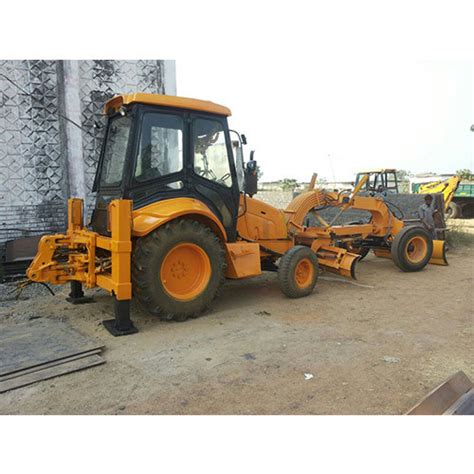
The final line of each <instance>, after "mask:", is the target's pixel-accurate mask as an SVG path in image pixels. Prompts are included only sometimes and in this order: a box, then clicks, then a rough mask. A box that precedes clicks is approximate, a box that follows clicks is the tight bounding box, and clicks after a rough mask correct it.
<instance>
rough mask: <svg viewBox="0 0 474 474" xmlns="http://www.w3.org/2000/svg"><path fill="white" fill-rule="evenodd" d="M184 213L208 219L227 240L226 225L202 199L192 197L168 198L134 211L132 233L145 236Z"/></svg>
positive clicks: (221, 236) (135, 235)
mask: <svg viewBox="0 0 474 474" xmlns="http://www.w3.org/2000/svg"><path fill="white" fill-rule="evenodd" d="M184 215H186V216H192V217H194V218H196V219H198V220H204V221H206V222H207V223H209V224H210V226H211V228H213V230H214V231H215V232H216V233H217V234H218V236H219V237H220V238H221V239H223V240H227V236H226V231H225V229H224V226H223V225H222V223H221V222H220V221H219V219H218V218H217V217H216V216H215V214H213V213H212V212H211V210H210V209H209V208H208V207H207V206H206V205H205V204H203V203H202V202H201V201H198V200H197V199H192V198H173V199H166V200H164V201H158V202H154V203H153V204H149V205H148V206H145V207H142V208H140V209H137V210H136V211H133V213H132V219H133V226H132V235H133V236H134V237H143V236H145V235H147V234H149V233H150V232H152V231H153V230H155V229H156V228H158V227H159V226H161V225H163V224H165V223H166V222H168V221H171V220H172V219H176V218H177V217H181V216H184Z"/></svg>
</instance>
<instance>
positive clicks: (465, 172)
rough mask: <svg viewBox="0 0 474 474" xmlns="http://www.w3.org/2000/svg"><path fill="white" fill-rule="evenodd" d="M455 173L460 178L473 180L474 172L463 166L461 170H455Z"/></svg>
mask: <svg viewBox="0 0 474 474" xmlns="http://www.w3.org/2000/svg"><path fill="white" fill-rule="evenodd" d="M456 174H457V175H458V176H459V177H460V178H461V179H465V180H467V181H473V180H474V174H473V173H472V171H471V170H470V169H468V168H464V169H462V170H457V171H456Z"/></svg>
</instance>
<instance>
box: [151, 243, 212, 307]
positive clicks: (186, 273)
mask: <svg viewBox="0 0 474 474" xmlns="http://www.w3.org/2000/svg"><path fill="white" fill-rule="evenodd" d="M160 277H161V282H162V284H163V288H164V289H165V291H166V292H167V293H168V294H169V295H170V296H172V297H173V298H175V299H176V300H179V301H189V300H192V299H194V298H196V297H197V296H199V295H200V294H201V293H202V292H203V291H204V290H205V289H206V287H207V284H208V283H209V280H210V279H211V262H210V260H209V257H208V256H207V254H206V252H205V251H204V250H203V249H202V248H201V247H199V246H198V245H196V244H191V243H181V244H178V245H176V246H175V247H173V248H172V249H171V250H170V251H169V252H168V253H167V254H166V256H165V258H164V260H163V263H162V264H161V270H160Z"/></svg>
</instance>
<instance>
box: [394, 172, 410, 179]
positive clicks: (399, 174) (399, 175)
mask: <svg viewBox="0 0 474 474" xmlns="http://www.w3.org/2000/svg"><path fill="white" fill-rule="evenodd" d="M410 175H411V172H410V171H407V170H397V178H398V181H408V177H409V176H410Z"/></svg>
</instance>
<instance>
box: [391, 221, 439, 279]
mask: <svg viewBox="0 0 474 474" xmlns="http://www.w3.org/2000/svg"><path fill="white" fill-rule="evenodd" d="M390 252H391V254H392V260H393V261H394V262H395V264H396V265H397V266H398V267H399V268H400V269H401V270H403V271H404V272H418V271H420V270H422V269H423V268H425V266H426V265H427V264H428V262H429V261H430V258H431V255H432V253H433V240H432V237H431V235H430V233H429V232H428V231H427V230H426V229H424V228H423V227H406V228H404V229H402V230H401V231H400V232H399V233H398V234H396V235H395V238H394V239H393V242H392V246H391V249H390Z"/></svg>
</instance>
